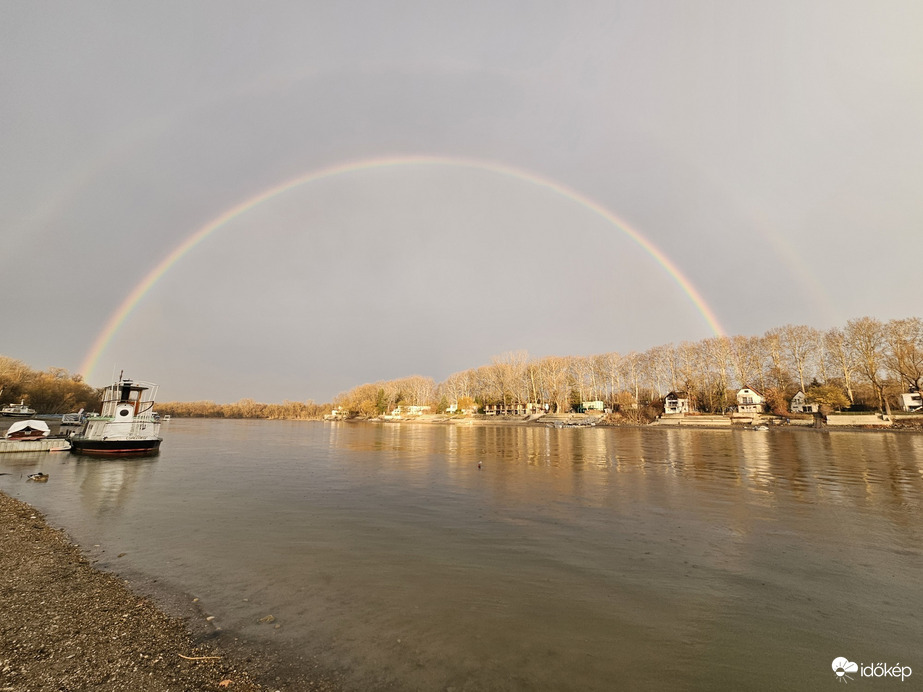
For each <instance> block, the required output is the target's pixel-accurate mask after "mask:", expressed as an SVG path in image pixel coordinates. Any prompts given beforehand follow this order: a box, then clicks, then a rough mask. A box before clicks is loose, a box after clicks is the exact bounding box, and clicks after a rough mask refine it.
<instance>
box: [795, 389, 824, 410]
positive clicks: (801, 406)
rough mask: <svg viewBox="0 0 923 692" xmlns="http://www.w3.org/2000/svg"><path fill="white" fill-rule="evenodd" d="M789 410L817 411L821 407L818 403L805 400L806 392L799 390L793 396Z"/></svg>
mask: <svg viewBox="0 0 923 692" xmlns="http://www.w3.org/2000/svg"><path fill="white" fill-rule="evenodd" d="M789 410H791V412H792V413H817V412H818V411H819V410H820V408H819V407H818V405H817V404H809V403H808V402H807V401H805V396H804V392H798V393H797V394H796V395H795V396H793V397H792V403H791V404H790V405H789Z"/></svg>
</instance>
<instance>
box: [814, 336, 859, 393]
mask: <svg viewBox="0 0 923 692" xmlns="http://www.w3.org/2000/svg"><path fill="white" fill-rule="evenodd" d="M822 338H823V342H824V352H825V355H826V357H827V359H828V361H829V362H830V365H831V367H832V368H833V369H834V370H835V371H836V372H837V374H838V375H842V376H843V386H844V387H845V388H846V396H848V397H849V403H850V404H854V403H855V402H856V398H855V395H854V394H853V387H852V379H853V373H854V372H855V367H854V365H853V359H852V354H851V353H850V349H849V342H848V341H847V338H846V333H845V332H844V331H843V330H842V329H838V328H834V329H830V330H828V331H826V332H824V335H823V337H822Z"/></svg>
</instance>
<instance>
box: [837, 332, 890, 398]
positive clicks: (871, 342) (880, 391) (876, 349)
mask: <svg viewBox="0 0 923 692" xmlns="http://www.w3.org/2000/svg"><path fill="white" fill-rule="evenodd" d="M845 334H846V341H847V343H848V344H849V351H850V353H851V355H852V360H853V363H854V365H855V368H856V370H857V371H858V372H859V374H860V375H862V376H863V377H864V378H865V379H866V380H867V381H868V382H869V384H871V385H872V388H873V389H874V390H875V394H876V395H877V396H878V408H879V409H880V410H884V404H885V397H884V378H883V375H882V366H883V364H884V357H885V344H886V342H885V328H884V325H883V324H882V323H881V321H880V320H877V319H875V318H874V317H860V318H859V319H855V320H849V322H847V323H846V330H845Z"/></svg>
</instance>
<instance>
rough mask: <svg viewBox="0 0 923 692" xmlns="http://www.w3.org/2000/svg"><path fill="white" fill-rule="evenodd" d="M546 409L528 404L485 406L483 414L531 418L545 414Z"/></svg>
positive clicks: (538, 405) (539, 405)
mask: <svg viewBox="0 0 923 692" xmlns="http://www.w3.org/2000/svg"><path fill="white" fill-rule="evenodd" d="M546 412H547V407H543V406H542V405H541V404H534V403H532V402H529V403H527V404H519V403H517V404H487V405H486V406H485V407H484V413H486V414H487V415H488V416H531V415H533V414H536V413H546Z"/></svg>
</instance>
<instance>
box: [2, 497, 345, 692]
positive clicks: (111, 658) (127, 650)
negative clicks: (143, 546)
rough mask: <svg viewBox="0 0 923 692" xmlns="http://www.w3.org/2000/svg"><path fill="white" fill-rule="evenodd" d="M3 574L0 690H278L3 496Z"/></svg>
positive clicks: (260, 670) (268, 675)
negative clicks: (205, 641)
mask: <svg viewBox="0 0 923 692" xmlns="http://www.w3.org/2000/svg"><path fill="white" fill-rule="evenodd" d="M0 580H2V587H0V692H20V691H22V692H44V691H46V690H47V691H49V692H50V691H52V690H53V691H54V692H62V691H76V690H132V691H133V692H137V691H139V690H157V691H161V690H162V691H164V692H173V691H176V692H189V691H191V690H216V691H220V690H231V691H232V692H244V691H252V690H273V689H277V687H276V685H272V684H271V683H270V684H271V686H268V687H267V686H265V684H260V682H258V679H259V678H260V677H262V678H263V679H264V680H267V679H268V680H272V679H274V678H273V677H272V675H273V674H272V672H271V671H270V670H269V669H268V668H269V666H267V662H266V661H260V660H257V659H252V658H248V657H247V656H246V654H241V653H240V652H236V655H235V656H234V657H231V656H230V655H229V652H228V651H223V650H221V649H220V648H219V647H218V646H217V645H215V644H212V643H207V644H206V643H202V642H201V637H199V640H200V641H199V642H198V643H197V642H196V638H195V637H193V635H192V633H191V632H190V630H189V629H188V628H187V626H186V623H185V621H184V620H182V619H179V618H175V617H170V616H168V615H166V614H165V613H164V612H162V611H161V610H160V609H159V608H158V607H157V606H156V605H155V604H154V603H153V601H151V600H150V599H148V598H146V597H143V596H139V595H137V594H135V593H133V592H132V591H131V590H130V588H128V586H127V585H126V583H125V582H124V581H123V580H122V579H120V578H119V577H117V576H115V575H113V574H108V573H104V572H100V571H97V570H95V569H94V568H93V567H92V566H91V565H90V563H89V562H88V561H87V559H86V558H85V557H84V556H83V555H82V554H81V553H80V550H79V548H78V547H77V546H75V545H73V544H72V543H71V542H70V540H69V538H68V536H67V534H65V533H64V532H63V531H60V530H57V529H54V528H51V527H50V526H48V525H47V524H46V523H45V521H44V518H43V517H42V516H41V514H40V513H38V512H37V511H35V510H34V509H33V508H32V507H30V506H29V505H27V504H25V503H23V502H20V501H19V500H16V499H14V498H11V497H9V496H7V495H4V494H3V493H0ZM253 671H256V672H255V673H254V674H253V675H251V672H253ZM320 688H321V689H327V687H325V686H322V687H320ZM287 689H318V687H316V686H315V685H314V684H311V683H309V682H307V681H304V686H299V687H287Z"/></svg>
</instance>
